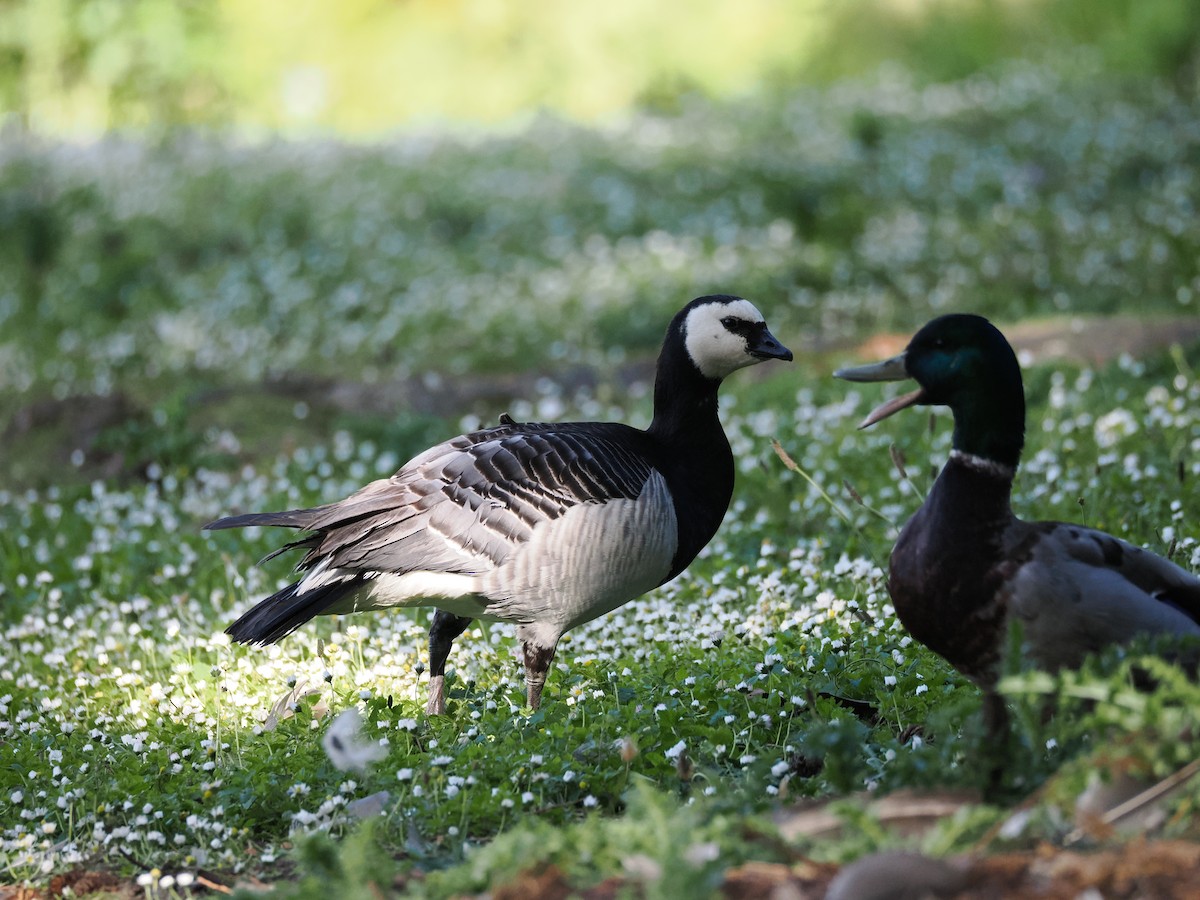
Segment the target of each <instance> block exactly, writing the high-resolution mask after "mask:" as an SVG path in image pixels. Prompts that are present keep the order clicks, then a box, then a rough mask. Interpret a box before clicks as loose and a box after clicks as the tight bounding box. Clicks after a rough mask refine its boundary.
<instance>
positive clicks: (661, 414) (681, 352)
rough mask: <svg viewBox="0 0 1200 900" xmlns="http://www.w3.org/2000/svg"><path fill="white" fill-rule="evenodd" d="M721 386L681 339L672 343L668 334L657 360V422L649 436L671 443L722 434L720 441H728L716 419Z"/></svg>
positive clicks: (654, 423) (653, 422) (655, 382)
mask: <svg viewBox="0 0 1200 900" xmlns="http://www.w3.org/2000/svg"><path fill="white" fill-rule="evenodd" d="M720 384H721V383H720V381H717V380H715V379H712V378H705V377H704V376H703V375H702V374H700V370H699V369H698V368H696V365H695V363H693V362H692V360H691V357H689V356H688V352H687V348H686V346H685V345H684V342H683V340H682V339H681V338H680V339H675V340H672V335H668V338H667V340H666V342H665V343H664V344H663V348H662V352H661V353H660V354H659V357H658V371H657V374H656V376H655V379H654V419H653V421H652V422H651V423H650V427H649V428H648V429H647V431H648V433H649V434H650V435H651V436H653V437H656V438H658V439H660V440H663V441H667V442H669V443H674V442H676V441H679V440H686V441H697V440H699V439H700V438H701V436H703V435H704V434H710V435H715V434H719V436H720V440H721V441H722V442H725V433H724V431H723V430H722V428H721V422H720V419H719V418H718V417H717V388H718V387H720ZM726 446H728V444H727V442H726Z"/></svg>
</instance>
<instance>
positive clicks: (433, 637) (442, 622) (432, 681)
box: [425, 609, 471, 716]
mask: <svg viewBox="0 0 1200 900" xmlns="http://www.w3.org/2000/svg"><path fill="white" fill-rule="evenodd" d="M470 624H471V620H470V619H468V618H466V617H464V616H456V615H454V613H448V612H446V611H445V610H443V609H439V610H438V611H437V612H435V613H434V614H433V624H432V625H430V626H429V702H428V703H426V704H425V714H426V715H428V716H440V715H441V714H442V713H444V712H445V711H446V657H448V656H449V655H450V648H451V647H452V646H453V645H454V639H455V638H456V637H458V636H459V635H460V634H462V633H463V632H464V631H466V630H467V626H468V625H470Z"/></svg>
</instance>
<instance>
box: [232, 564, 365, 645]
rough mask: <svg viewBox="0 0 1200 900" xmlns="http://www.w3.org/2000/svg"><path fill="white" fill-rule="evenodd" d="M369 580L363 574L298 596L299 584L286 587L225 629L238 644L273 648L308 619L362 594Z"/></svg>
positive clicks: (331, 582)
mask: <svg viewBox="0 0 1200 900" xmlns="http://www.w3.org/2000/svg"><path fill="white" fill-rule="evenodd" d="M369 580H370V578H369V576H367V575H365V574H359V575H353V576H349V577H346V578H342V579H337V580H332V581H330V582H328V583H327V584H322V585H317V586H315V587H310V588H309V589H307V590H305V591H303V592H301V591H300V584H301V582H299V581H298V582H296V583H295V584H289V585H288V586H287V587H285V588H284V589H283V590H281V591H277V592H276V593H274V594H272V595H271V596H270V597H267V598H266V599H265V600H262V601H260V602H259V603H256V604H255V605H254V606H253V607H251V608H250V609H249V610H248V611H247V612H246V613H245V614H244V615H243V616H242V617H241V618H240V619H238V620H237V621H236V622H234V623H233V624H232V625H230V626H229V627H228V628H226V629H225V633H226V634H228V635H229V636H230V637H231V638H233V639H234V640H235V641H237V642H238V643H239V644H273V643H275V642H276V641H278V640H280V639H281V638H284V637H287V636H288V635H289V634H291V633H292V632H293V631H295V630H296V629H297V628H299V627H300V626H301V625H303V624H304V623H305V622H307V621H308V620H309V619H312V618H314V617H315V616H319V615H321V613H323V612H326V611H327V610H328V609H329V608H330V607H331V606H333V605H335V604H336V603H337V602H338V601H339V600H342V599H343V598H345V597H346V596H347V595H348V594H352V593H354V592H355V591H358V590H361V589H362V588H363V586H364V585H365V584H366V583H367V582H368V581H369Z"/></svg>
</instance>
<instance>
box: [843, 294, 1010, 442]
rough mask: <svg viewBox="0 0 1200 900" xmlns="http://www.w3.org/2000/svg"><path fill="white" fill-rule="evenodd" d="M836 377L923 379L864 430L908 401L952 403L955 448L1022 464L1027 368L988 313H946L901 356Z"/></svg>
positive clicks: (873, 414)
mask: <svg viewBox="0 0 1200 900" xmlns="http://www.w3.org/2000/svg"><path fill="white" fill-rule="evenodd" d="M834 375H835V376H836V377H838V378H844V379H846V380H847V381H900V380H903V379H906V378H912V379H914V380H915V381H916V382H917V384H918V385H920V387H919V388H918V389H917V390H915V391H913V392H911V393H909V394H904V395H903V396H900V397H897V398H895V399H893V400H889V401H888V402H887V403H884V404H882V405H881V406H879V407H878V408H876V409H875V410H873V411H872V412H871V413H870V415H868V416H867V418H866V419H864V420H863V423H862V425H860V426H859V427H861V428H865V427H867V426H868V425H873V424H875V423H876V422H878V421H879V420H881V419H886V418H887V417H888V416H890V415H892V414H893V413H895V412H898V411H899V410H901V409H904V408H906V407H909V406H913V405H917V404H920V405H925V406H948V407H950V409H951V411H952V412H953V413H954V447H955V449H956V450H961V451H963V452H964V453H972V454H975V455H976V456H982V457H984V458H986V459H991V460H994V461H996V462H999V463H1003V464H1005V465H1008V466H1016V464H1017V460H1018V458H1019V457H1020V455H1021V448H1022V446H1023V445H1024V442H1025V390H1024V387H1023V386H1022V382H1021V367H1020V365H1019V364H1018V363H1017V357H1016V354H1015V353H1013V349H1012V347H1011V346H1009V343H1008V341H1007V340H1005V338H1004V335H1003V334H1001V333H1000V332H999V330H998V329H997V328H996V326H994V325H993V324H992V323H991V322H989V321H988V320H987V319H985V318H983V317H982V316H975V315H968V314H964V313H956V314H953V315H947V316H940V317H938V318H936V319H934V320H933V321H932V322H930V323H929V324H927V325H926V326H925V327H924V328H922V329H921V330H920V331H918V332H917V333H916V334H915V335H914V336H913V339H912V340H911V341H909V343H908V347H907V348H906V349H905V351H904V352H903V353H901V354H900V355H899V356H895V357H893V358H892V359H888V360H884V361H883V362H880V363H875V364H873V365H868V366H860V367H858V368H853V369H840V370H839V371H837V372H835V373H834Z"/></svg>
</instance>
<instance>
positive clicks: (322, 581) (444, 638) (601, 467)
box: [204, 295, 792, 714]
mask: <svg viewBox="0 0 1200 900" xmlns="http://www.w3.org/2000/svg"><path fill="white" fill-rule="evenodd" d="M768 359H782V360H790V359H792V353H791V351H790V350H788V349H787V348H786V347H784V346H783V345H782V344H781V343H779V341H778V340H776V339H775V337H774V336H773V335H772V334H771V333H770V331H768V330H767V326H766V322H765V321H764V320H763V317H762V314H761V313H760V312H759V311H758V310H757V309H755V307H754V305H753V304H751V303H750V302H749V301H748V300H744V299H742V298H740V297H731V296H726V295H714V296H707V297H700V298H698V299H696V300H693V301H692V302H691V303H689V304H688V305H687V306H685V307H684V308H683V309H682V310H681V311H680V312H679V313H678V314H677V315H676V316H675V318H674V319H673V320H672V321H671V324H670V326H669V327H668V329H667V334H666V338H665V340H664V341H663V346H662V351H661V353H660V354H659V358H658V370H657V375H656V378H655V384H654V418H653V420H652V422H651V423H650V427H649V428H647V429H646V430H645V431H642V430H640V429H637V428H632V427H630V426H628V425H623V424H619V423H615V422H570V423H564V424H547V423H517V422H515V421H513V420H512V419H511V418H509V417H507V416H505V417H502V418H501V424H500V425H499V426H498V427H496V428H488V429H486V430H483V431H476V432H473V433H471V434H465V435H460V436H459V437H456V438H453V439H451V440H449V441H446V442H445V443H442V444H438V445H437V446H435V447H431V448H430V449H429V450H426V451H425V452H424V453H422V454H420V455H418V456H417V457H416V458H414V459H412V460H411V461H409V462H408V463H407V464H406V465H404V466H403V467H402V468H401V469H400V471H398V472H397V473H396V474H395V475H393V476H392V477H390V478H386V479H381V480H379V481H374V482H372V483H370V484H368V485H367V486H366V487H363V488H362V489H361V490H359V491H357V492H356V493H354V494H352V495H351V496H349V497H347V498H346V499H344V500H341V501H339V502H337V503H330V504H328V505H325V506H318V507H315V508H313V509H298V510H290V511H287V512H273V513H250V514H246V515H238V516H229V517H228V518H223V519H219V520H217V521H215V522H211V523H209V524H208V525H205V526H204V527H205V529H221V528H242V527H246V526H251V525H279V526H283V527H285V528H297V529H300V530H303V531H307V532H309V534H308V535H306V536H304V537H301V538H300V539H299V540H296V541H293V542H291V543H289V544H287V545H285V546H284V547H282V548H280V549H279V550H277V551H275V553H272V554H271V555H270V556H268V557H267V559H270V558H272V557H273V556H275V555H276V554H278V553H282V552H284V551H286V550H291V549H301V550H303V551H304V556H303V558H302V559H301V560H300V562H299V564H298V565H297V567H296V568H297V571H299V572H303V573H304V575H303V576H302V577H301V578H300V579H299V580H298V581H296V582H295V583H294V584H291V585H288V586H287V587H285V588H283V589H282V590H281V591H279V592H277V593H275V594H273V595H272V596H270V597H267V598H266V599H265V600H263V601H261V602H260V603H258V604H257V605H256V606H254V607H253V608H252V609H250V610H249V611H248V612H247V613H246V614H245V615H243V616H242V617H241V618H240V619H238V620H237V621H236V622H234V623H233V624H232V625H231V626H229V628H228V629H227V632H228V634H229V635H230V636H231V637H232V638H233V639H234V640H236V641H240V642H243V643H250V644H269V643H273V642H274V641H277V640H279V639H280V638H282V637H284V636H285V635H287V634H289V633H290V632H292V631H293V630H295V629H296V628H298V627H299V626H301V625H303V624H304V623H305V622H307V621H308V620H309V619H311V618H313V617H314V616H316V615H320V614H331V613H349V612H357V611H359V610H368V609H389V608H391V607H406V606H434V607H436V608H437V612H436V613H435V614H434V619H433V623H432V625H431V627H430V630H429V656H430V666H429V671H430V686H429V702H428V704H427V706H426V711H427V712H428V713H429V714H437V713H441V712H444V711H445V687H444V676H445V667H446V658H447V656H448V655H449V653H450V647H451V645H452V643H453V641H454V639H455V638H456V637H458V636H459V635H460V634H462V632H463V630H464V629H465V628H466V627H467V625H468V624H469V623H470V621H471V620H472V619H485V620H490V621H497V620H498V621H505V622H513V623H515V624H516V626H517V628H516V633H517V638H518V640H519V641H520V643H521V648H522V655H523V660H524V666H525V682H526V687H527V692H528V702H529V706H530V707H532V708H534V709H536V708H537V707H538V705H539V703H540V701H541V694H542V688H543V686H544V685H545V681H546V673H547V671H548V670H549V668H550V663H551V661H552V660H553V658H554V651H555V648H556V647H557V646H558V641H559V638H561V637H562V635H563V634H564V633H565V632H566V631H568V630H569V629H571V628H574V627H575V626H576V625H579V624H582V623H583V622H588V621H591V620H592V619H594V618H596V617H597V616H600V615H603V614H604V613H606V612H608V611H610V610H612V609H615V608H616V607H618V606H620V605H621V604H623V603H627V602H628V601H630V600H632V599H634V598H635V597H638V596H640V595H641V594H644V593H645V592H646V591H649V590H651V589H652V588H655V587H657V586H659V585H661V584H663V583H665V582H667V581H670V580H671V579H672V578H674V577H675V576H676V575H678V574H679V573H680V572H682V571H683V570H684V569H685V568H686V567H687V565H688V564H689V563H690V562H691V561H692V560H693V559H694V558H695V556H696V554H697V553H699V552H700V549H701V548H702V547H704V545H705V544H707V543H708V541H709V540H710V539H711V538H712V536H713V534H714V533H715V532H716V530H717V526H718V525H719V524H720V522H721V519H722V518H723V517H724V515H725V511H726V509H727V508H728V506H729V499H730V496H731V495H732V492H733V472H734V466H733V454H732V452H731V451H730V449H729V441H728V440H727V439H726V437H725V432H724V431H723V430H722V428H721V423H720V421H719V419H718V418H717V387H718V385H719V384H720V383H721V380H722V379H723V378H724V377H725V376H726V375H728V374H730V373H731V372H733V371H735V370H737V369H740V368H743V367H745V366H751V365H755V364H756V363H760V362H762V361H764V360H768Z"/></svg>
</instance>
